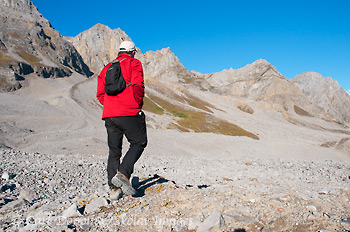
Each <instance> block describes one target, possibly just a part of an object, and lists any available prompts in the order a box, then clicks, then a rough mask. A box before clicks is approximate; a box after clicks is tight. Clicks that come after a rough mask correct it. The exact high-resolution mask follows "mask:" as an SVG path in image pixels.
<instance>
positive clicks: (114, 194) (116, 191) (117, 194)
mask: <svg viewBox="0 0 350 232" xmlns="http://www.w3.org/2000/svg"><path fill="white" fill-rule="evenodd" d="M122 196H123V191H122V189H121V188H111V192H110V193H109V199H110V200H111V201H117V200H119V199H120V198H122Z"/></svg>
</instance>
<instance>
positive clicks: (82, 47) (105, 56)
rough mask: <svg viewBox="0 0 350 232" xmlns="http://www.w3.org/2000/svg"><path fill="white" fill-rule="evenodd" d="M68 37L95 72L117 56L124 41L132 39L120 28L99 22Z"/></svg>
mask: <svg viewBox="0 0 350 232" xmlns="http://www.w3.org/2000/svg"><path fill="white" fill-rule="evenodd" d="M66 39H67V40H69V41H70V42H72V44H73V45H74V46H75V48H76V49H77V50H78V51H79V53H80V54H81V56H82V57H83V59H84V61H85V62H86V64H87V65H88V66H89V67H90V69H91V70H92V71H93V72H94V73H99V72H100V71H101V69H102V68H103V67H104V66H105V65H106V64H107V63H108V62H110V61H112V60H113V59H114V58H115V57H116V56H117V54H118V52H119V45H120V43H121V42H122V41H124V40H128V41H131V39H130V38H129V36H128V35H127V34H125V32H124V31H122V30H121V29H120V28H117V29H114V30H112V29H110V28H109V27H107V26H105V25H102V24H99V23H98V24H96V25H95V26H93V27H92V28H90V29H89V30H86V31H84V32H82V33H80V34H79V35H77V36H76V37H66Z"/></svg>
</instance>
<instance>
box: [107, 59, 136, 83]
mask: <svg viewBox="0 0 350 232" xmlns="http://www.w3.org/2000/svg"><path fill="white" fill-rule="evenodd" d="M125 59H126V57H125V58H124V59H121V60H120V61H119V60H118V59H115V60H113V61H111V64H114V63H117V62H119V63H121V62H122V61H123V60H125ZM130 85H131V82H129V83H127V84H126V87H129V86H130Z"/></svg>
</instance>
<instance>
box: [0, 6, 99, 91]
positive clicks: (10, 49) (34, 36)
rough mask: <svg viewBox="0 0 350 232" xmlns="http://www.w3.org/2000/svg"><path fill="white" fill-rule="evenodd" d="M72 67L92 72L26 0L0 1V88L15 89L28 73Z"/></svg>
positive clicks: (60, 73) (49, 73) (50, 73)
mask: <svg viewBox="0 0 350 232" xmlns="http://www.w3.org/2000/svg"><path fill="white" fill-rule="evenodd" d="M72 71H76V72H79V73H81V74H83V75H86V76H91V75H92V73H91V72H90V70H89V68H88V66H86V64H85V63H84V61H83V59H82V58H81V56H80V54H79V53H78V52H77V50H76V49H75V48H74V46H73V45H72V44H71V43H69V42H68V41H66V40H65V39H64V38H63V36H62V35H60V34H59V33H58V32H57V31H56V30H55V29H54V28H52V26H51V24H50V23H49V21H47V20H46V19H45V18H44V17H43V16H42V15H41V14H40V13H39V12H38V9H37V8H36V6H35V5H34V4H33V3H32V2H31V1H30V0H1V1H0V88H2V89H4V88H5V89H7V90H11V89H17V88H19V87H20V84H19V81H21V80H24V79H25V77H24V76H25V75H27V74H30V73H36V74H37V75H38V76H42V77H44V78H49V77H65V76H70V75H71V74H72Z"/></svg>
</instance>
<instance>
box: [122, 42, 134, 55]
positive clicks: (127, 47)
mask: <svg viewBox="0 0 350 232" xmlns="http://www.w3.org/2000/svg"><path fill="white" fill-rule="evenodd" d="M119 50H120V51H126V52H132V51H136V47H135V44H134V43H133V42H131V41H123V42H121V44H120V46H119Z"/></svg>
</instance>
